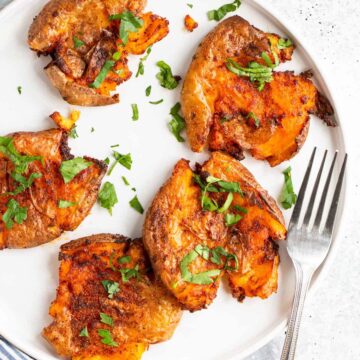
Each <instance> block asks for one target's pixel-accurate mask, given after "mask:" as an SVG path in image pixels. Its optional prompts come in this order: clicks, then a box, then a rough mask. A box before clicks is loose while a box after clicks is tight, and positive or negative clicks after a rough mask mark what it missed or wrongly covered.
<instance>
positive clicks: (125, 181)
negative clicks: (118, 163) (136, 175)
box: [121, 176, 130, 186]
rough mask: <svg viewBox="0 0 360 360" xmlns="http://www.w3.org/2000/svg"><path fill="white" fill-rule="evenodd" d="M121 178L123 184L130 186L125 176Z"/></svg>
mask: <svg viewBox="0 0 360 360" xmlns="http://www.w3.org/2000/svg"><path fill="white" fill-rule="evenodd" d="M121 178H122V181H123V182H124V184H125V185H126V186H129V185H130V183H129V181H128V179H127V178H126V177H125V176H122V177H121Z"/></svg>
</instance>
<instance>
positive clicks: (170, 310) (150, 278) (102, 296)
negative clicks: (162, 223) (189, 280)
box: [43, 234, 181, 360]
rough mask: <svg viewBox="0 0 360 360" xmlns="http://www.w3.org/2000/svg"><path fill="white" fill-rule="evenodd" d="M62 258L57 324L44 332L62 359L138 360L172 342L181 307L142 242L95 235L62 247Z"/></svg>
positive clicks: (52, 312)
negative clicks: (160, 278)
mask: <svg viewBox="0 0 360 360" xmlns="http://www.w3.org/2000/svg"><path fill="white" fill-rule="evenodd" d="M59 259H60V261H61V264H60V272H59V281H60V284H59V288H58V290H57V297H56V300H55V301H54V302H53V303H52V305H51V307H50V315H51V316H52V317H53V319H54V321H53V323H52V324H51V325H49V326H48V327H46V328H45V329H44V331H43V335H44V337H45V338H46V339H47V340H48V341H49V342H50V343H51V344H52V345H53V346H54V347H55V349H56V351H57V352H58V354H59V355H61V356H66V357H70V358H72V359H76V360H82V359H84V360H85V359H93V360H95V359H97V360H105V359H106V360H110V359H114V360H115V359H116V360H129V359H130V360H135V359H140V358H141V355H142V353H143V352H144V351H146V350H147V348H148V346H149V345H150V344H154V343H158V342H161V341H165V340H168V339H169V338H171V336H172V334H173V332H174V331H175V328H176V326H177V325H178V323H179V321H180V318H181V309H180V306H179V304H178V302H177V301H176V299H175V298H174V297H173V296H172V295H171V294H170V293H168V292H167V290H166V289H165V288H164V287H163V285H162V284H161V282H159V281H158V280H156V279H155V278H154V275H153V272H152V270H151V266H150V263H149V260H148V258H147V255H146V253H145V250H144V247H143V244H142V242H141V240H134V241H131V240H130V239H127V238H124V237H122V236H119V235H109V234H101V235H94V236H90V237H86V238H83V239H80V240H76V241H72V242H70V243H68V244H65V245H63V246H62V247H61V252H60V256H59ZM125 269H127V270H125ZM129 271H130V272H129ZM131 271H132V272H131ZM100 314H106V315H107V316H108V317H106V316H105V322H104V315H100ZM101 316H102V318H103V319H102V318H101ZM109 317H110V318H109ZM84 329H86V333H87V335H88V336H84V332H85V330H84ZM101 329H102V330H105V331H106V332H107V335H108V336H107V339H108V341H105V342H106V343H104V342H103V341H104V337H102V336H100V334H99V330H101ZM80 334H82V335H83V336H81V335H80Z"/></svg>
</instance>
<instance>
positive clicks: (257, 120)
mask: <svg viewBox="0 0 360 360" xmlns="http://www.w3.org/2000/svg"><path fill="white" fill-rule="evenodd" d="M247 118H248V119H252V120H254V124H255V126H256V127H257V128H258V127H259V126H260V120H259V118H258V117H257V116H256V115H255V114H254V113H253V112H252V111H250V112H249V114H248V116H247Z"/></svg>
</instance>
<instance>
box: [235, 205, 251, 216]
mask: <svg viewBox="0 0 360 360" xmlns="http://www.w3.org/2000/svg"><path fill="white" fill-rule="evenodd" d="M234 209H235V210H236V211H240V212H242V213H243V214H247V213H248V212H249V210H248V209H245V208H243V207H241V206H240V205H234Z"/></svg>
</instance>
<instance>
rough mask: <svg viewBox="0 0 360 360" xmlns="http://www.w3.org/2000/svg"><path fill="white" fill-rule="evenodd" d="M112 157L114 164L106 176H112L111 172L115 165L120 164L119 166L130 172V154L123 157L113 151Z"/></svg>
mask: <svg viewBox="0 0 360 360" xmlns="http://www.w3.org/2000/svg"><path fill="white" fill-rule="evenodd" d="M113 157H114V158H115V162H114V163H113V164H112V165H111V168H110V169H109V173H108V175H111V174H112V172H113V170H114V168H115V166H116V165H117V164H120V165H122V166H124V167H126V168H127V169H128V170H131V166H132V162H133V161H132V158H131V154H126V155H123V154H120V153H119V152H117V151H114V152H113Z"/></svg>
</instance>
